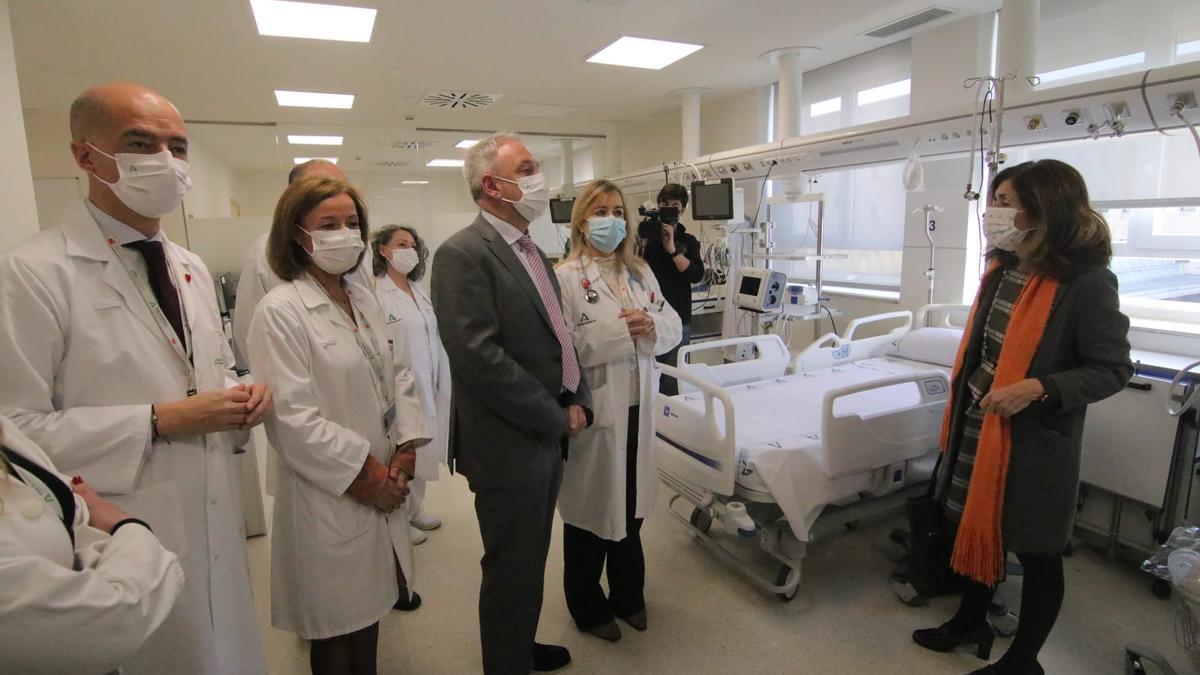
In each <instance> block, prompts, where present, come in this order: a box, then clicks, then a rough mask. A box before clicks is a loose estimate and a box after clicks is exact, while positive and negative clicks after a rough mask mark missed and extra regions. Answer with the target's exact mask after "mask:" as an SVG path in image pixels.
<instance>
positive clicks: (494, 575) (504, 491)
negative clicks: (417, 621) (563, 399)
mask: <svg viewBox="0 0 1200 675" xmlns="http://www.w3.org/2000/svg"><path fill="white" fill-rule="evenodd" d="M560 485H562V463H561V462H559V463H558V464H557V465H556V468H555V470H554V472H553V474H552V475H550V476H546V477H543V478H542V479H540V480H537V481H532V482H530V483H527V484H523V485H520V486H516V487H511V488H510V487H504V488H486V489H484V488H480V489H474V488H472V489H473V490H474V492H475V515H476V516H477V517H478V518H479V533H480V535H481V536H482V538H483V558H482V559H481V560H480V561H479V562H480V566H481V567H482V568H483V582H482V584H481V585H480V588H479V639H480V643H481V645H482V647H483V671H484V673H486V674H487V675H510V674H511V675H515V674H520V675H526V674H527V673H529V671H530V669H531V668H532V666H533V662H532V658H533V638H534V636H535V635H536V634H537V626H538V617H539V616H540V615H541V612H542V586H543V584H544V582H545V578H546V555H547V554H548V553H549V552H550V529H551V526H552V525H553V524H554V506H555V504H556V503H557V501H558V488H559V486H560Z"/></svg>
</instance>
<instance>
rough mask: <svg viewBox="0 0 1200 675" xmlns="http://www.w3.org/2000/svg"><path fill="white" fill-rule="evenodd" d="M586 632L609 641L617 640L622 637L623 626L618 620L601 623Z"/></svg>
mask: <svg viewBox="0 0 1200 675" xmlns="http://www.w3.org/2000/svg"><path fill="white" fill-rule="evenodd" d="M586 632H587V633H590V634H592V635H595V636H596V637H598V638H600V639H601V640H607V641H609V642H616V641H617V640H620V639H621V627H620V626H618V625H617V622H616V621H609V622H608V623H603V624H600V625H599V626H596V627H595V628H592V629H590V630H588V631H586Z"/></svg>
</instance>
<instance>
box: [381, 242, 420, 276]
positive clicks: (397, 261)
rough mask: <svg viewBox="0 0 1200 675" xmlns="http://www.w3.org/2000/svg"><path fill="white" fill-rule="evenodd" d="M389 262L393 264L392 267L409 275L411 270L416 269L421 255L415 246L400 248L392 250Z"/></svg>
mask: <svg viewBox="0 0 1200 675" xmlns="http://www.w3.org/2000/svg"><path fill="white" fill-rule="evenodd" d="M388 262H390V263H391V264H392V269H394V270H396V271H397V272H399V273H400V274H403V275H405V276H408V273H409V272H411V271H413V270H414V269H416V267H417V263H419V262H421V256H420V255H418V254H417V249H415V248H398V249H396V250H394V251H392V257H391V258H390V259H389V261H388Z"/></svg>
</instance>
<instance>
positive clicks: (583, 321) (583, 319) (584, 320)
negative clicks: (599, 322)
mask: <svg viewBox="0 0 1200 675" xmlns="http://www.w3.org/2000/svg"><path fill="white" fill-rule="evenodd" d="M589 323H596V320H595V319H593V318H592V317H590V316H588V315H587V312H583V313H581V314H580V315H579V322H578V323H576V324H575V325H576V326H586V325H588V324H589Z"/></svg>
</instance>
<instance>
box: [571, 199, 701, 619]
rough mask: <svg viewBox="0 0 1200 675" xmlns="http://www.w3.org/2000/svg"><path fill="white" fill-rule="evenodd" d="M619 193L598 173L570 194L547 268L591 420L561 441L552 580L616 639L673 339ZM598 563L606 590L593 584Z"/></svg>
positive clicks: (646, 503) (641, 577) (639, 567)
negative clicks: (560, 244)
mask: <svg viewBox="0 0 1200 675" xmlns="http://www.w3.org/2000/svg"><path fill="white" fill-rule="evenodd" d="M625 213H626V209H625V198H624V196H623V195H622V194H621V191H620V189H619V188H617V186H616V185H614V184H613V183H611V182H609V181H606V180H598V181H594V182H592V183H590V184H589V185H588V186H587V187H585V188H584V189H583V191H582V192H581V193H580V194H579V196H578V197H576V199H575V208H574V210H573V211H572V214H571V252H570V255H568V256H567V257H566V259H565V260H563V261H562V262H561V263H559V264H558V266H557V267H556V268H555V272H556V273H557V274H558V281H559V285H560V286H561V287H562V294H563V306H564V315H565V316H566V318H567V322H568V325H570V326H571V327H572V331H571V332H572V338H573V340H574V342H575V349H576V350H577V351H578V352H579V363H580V365H581V366H582V367H583V369H584V372H585V374H586V376H587V380H588V382H589V383H590V384H591V386H592V399H593V403H594V405H593V408H594V412H595V421H594V423H593V424H592V425H591V426H590V427H589V428H588V429H586V430H585V431H583V433H581V434H580V435H579V436H578V437H577V438H575V439H573V440H572V441H571V445H570V449H569V453H568V456H567V463H566V468H565V471H564V474H563V483H562V490H561V492H560V493H559V497H558V510H559V513H560V514H561V515H562V519H563V523H564V526H563V557H564V574H563V586H564V590H565V592H566V598H567V608H568V609H569V610H570V612H571V617H572V618H573V619H574V620H575V625H576V626H577V627H578V628H579V630H581V631H585V632H588V633H591V634H593V635H595V636H597V637H600V638H602V639H605V640H610V641H615V640H618V639H620V637H621V629H620V628H619V627H618V626H617V624H616V621H615V618H616V617H619V618H621V619H622V620H624V621H625V622H626V623H628V624H629V625H630V626H633V627H634V628H636V629H637V630H645V629H646V625H647V617H646V603H645V598H644V595H643V589H644V586H645V571H646V562H645V557H644V556H643V554H642V542H641V537H640V530H641V525H642V520H643V519H644V518H645V517H646V514H647V513H648V512H649V510H650V508H651V507H652V506H653V504H654V487H655V484H656V482H657V477H656V471H657V461H656V458H655V452H654V448H655V441H654V415H653V414H652V412H651V410H650V406H651V405H652V404H653V402H654V397H655V394H656V393H657V392H658V379H659V370H658V367H657V362H656V361H655V359H654V357H655V356H657V355H659V354H665V353H666V352H668V351H670V350H671V348H672V347H674V346H675V345H676V344H677V343H678V342H679V340H680V337H681V335H682V330H683V328H682V324H681V323H680V320H679V315H678V314H676V313H675V310H673V309H672V308H671V305H670V304H668V303H667V302H666V301H665V300H664V299H663V297H662V292H661V290H660V289H659V286H658V282H657V281H656V280H655V278H654V274H653V273H651V271H650V268H649V267H648V266H647V265H646V263H645V262H643V261H642V260H641V259H640V258H638V257H637V255H636V254H635V253H634V248H633V245H634V235H633V233H631V232H630V231H629V228H628V226H627V224H626V221H625ZM606 566H607V568H608V570H607V573H608V584H609V595H608V596H607V597H606V596H605V595H604V591H603V589H602V588H601V587H600V575H601V572H602V571H603V570H604V568H605V567H606Z"/></svg>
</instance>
